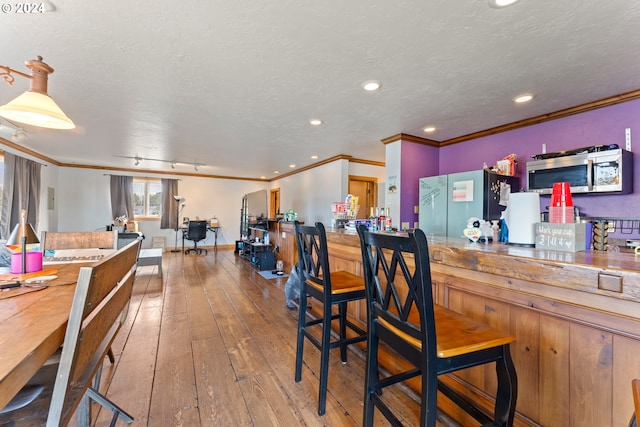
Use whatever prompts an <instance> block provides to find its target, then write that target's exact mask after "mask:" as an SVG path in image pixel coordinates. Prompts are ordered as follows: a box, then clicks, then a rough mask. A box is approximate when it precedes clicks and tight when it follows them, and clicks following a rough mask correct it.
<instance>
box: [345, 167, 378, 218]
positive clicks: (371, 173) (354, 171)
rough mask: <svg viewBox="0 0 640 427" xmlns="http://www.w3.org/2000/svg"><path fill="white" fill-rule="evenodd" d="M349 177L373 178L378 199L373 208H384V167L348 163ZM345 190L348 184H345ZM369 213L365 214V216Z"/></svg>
mask: <svg viewBox="0 0 640 427" xmlns="http://www.w3.org/2000/svg"><path fill="white" fill-rule="evenodd" d="M349 175H356V176H368V177H374V178H376V179H377V180H378V187H377V196H378V199H377V201H376V203H375V204H374V206H379V207H382V206H385V195H386V190H385V181H386V175H385V167H384V166H374V165H367V164H363V163H355V162H350V163H349ZM347 188H349V187H348V184H347ZM368 214H369V213H368V212H367V215H368Z"/></svg>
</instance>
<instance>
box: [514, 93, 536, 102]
mask: <svg viewBox="0 0 640 427" xmlns="http://www.w3.org/2000/svg"><path fill="white" fill-rule="evenodd" d="M532 99H533V95H530V94H524V95H518V96H516V97H515V98H513V102H516V103H518V104H522V103H523V102H529V101H531V100H532Z"/></svg>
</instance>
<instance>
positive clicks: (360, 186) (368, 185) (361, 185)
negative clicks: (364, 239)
mask: <svg viewBox="0 0 640 427" xmlns="http://www.w3.org/2000/svg"><path fill="white" fill-rule="evenodd" d="M377 190H378V179H377V178H374V177H370V176H357V175H349V194H352V195H354V196H358V199H359V203H360V209H359V210H358V215H357V216H356V218H357V219H366V218H368V217H369V211H370V210H371V208H372V207H375V206H376V200H378V195H377V194H376V193H377Z"/></svg>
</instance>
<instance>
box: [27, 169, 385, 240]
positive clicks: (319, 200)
mask: <svg viewBox="0 0 640 427" xmlns="http://www.w3.org/2000/svg"><path fill="white" fill-rule="evenodd" d="M110 173H112V172H111V171H109V170H98V169H84V168H67V167H56V166H51V165H50V166H48V167H45V168H43V171H42V187H43V188H42V199H41V209H40V212H41V214H40V226H39V230H38V232H40V231H42V230H47V231H94V230H103V229H105V227H106V225H107V224H111V223H112V218H111V202H110V193H109V181H110V178H109V174H110ZM113 173H114V174H125V173H126V172H125V173H123V172H117V171H116V172H113ZM126 174H129V173H126ZM349 174H351V175H359V176H375V177H376V178H377V179H378V180H379V182H380V181H384V167H380V166H372V165H363V164H358V163H350V162H349V161H348V160H337V161H335V162H331V163H328V164H326V165H322V166H319V167H317V168H314V169H310V170H307V171H304V172H301V173H299V174H295V175H292V176H289V177H285V178H282V179H280V180H277V181H274V182H271V183H262V182H257V181H246V180H233V179H213V178H199V177H191V176H188V177H183V176H175V177H174V178H177V179H179V180H180V181H179V182H178V192H179V194H180V195H181V196H183V197H184V198H185V203H186V205H185V207H184V209H183V210H182V212H181V213H180V217H185V216H186V217H189V218H196V217H200V218H201V219H209V218H211V217H212V216H214V215H215V216H216V217H217V218H218V220H219V222H220V232H219V234H218V244H219V245H235V241H236V240H238V239H239V238H240V209H241V207H242V197H243V196H244V195H245V194H247V193H251V192H254V191H258V190H262V189H268V188H278V187H279V188H280V198H281V200H280V211H281V212H284V211H286V210H288V209H293V210H294V211H296V212H297V213H298V219H300V220H301V221H304V222H306V223H315V222H316V221H322V222H323V223H325V224H327V225H329V224H331V220H332V214H331V203H332V202H335V201H342V200H344V199H345V197H346V195H347V189H348V181H349ZM131 175H133V176H145V177H150V178H168V177H170V176H167V175H154V174H149V173H147V174H131ZM48 187H52V188H54V189H55V190H54V191H55V195H56V199H55V205H54V209H53V210H48V209H47V202H46V201H47V188H48ZM382 188H383V187H382ZM138 227H139V230H140V231H142V232H143V233H144V235H145V241H144V242H143V247H150V246H151V240H152V239H151V238H152V237H165V246H166V247H173V246H174V245H175V242H176V233H175V231H174V230H161V229H160V221H159V220H144V221H139V222H138ZM181 242H182V241H181V240H178V245H181ZM204 245H205V246H210V245H213V235H212V234H211V233H210V234H209V235H208V237H207V239H206V240H205V241H204Z"/></svg>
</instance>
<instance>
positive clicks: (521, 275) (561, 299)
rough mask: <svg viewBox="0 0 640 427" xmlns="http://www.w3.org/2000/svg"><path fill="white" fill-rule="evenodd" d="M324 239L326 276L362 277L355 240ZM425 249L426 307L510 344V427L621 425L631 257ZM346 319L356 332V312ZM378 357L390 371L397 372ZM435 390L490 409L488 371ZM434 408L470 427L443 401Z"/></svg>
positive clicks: (439, 241)
mask: <svg viewBox="0 0 640 427" xmlns="http://www.w3.org/2000/svg"><path fill="white" fill-rule="evenodd" d="M327 240H328V242H329V254H330V263H331V266H332V268H333V269H335V270H348V271H351V272H354V273H356V274H362V265H361V254H360V246H359V240H358V236H357V235H356V234H354V233H348V232H345V231H344V230H330V231H328V233H327ZM429 250H430V256H431V272H432V277H433V287H434V288H433V290H434V298H435V300H436V301H437V302H438V303H439V304H441V305H444V306H446V307H449V308H451V309H453V310H455V311H458V312H460V313H462V314H465V315H467V316H469V317H472V318H475V319H478V320H482V321H484V322H485V323H487V324H489V325H491V326H493V327H496V328H499V329H502V330H505V331H508V332H510V333H511V334H513V335H514V336H515V337H516V342H515V343H514V344H512V346H511V354H512V357H513V359H514V361H515V364H516V370H517V374H518V404H517V407H516V411H517V415H516V418H517V419H516V425H534V426H535V425H542V426H549V427H555V426H585V427H594V426H598V427H604V426H627V424H628V422H629V419H630V417H631V414H632V413H633V410H634V406H633V397H632V394H631V380H632V379H633V378H637V377H640V256H637V255H634V254H629V253H619V252H591V251H589V252H575V253H574V252H559V251H550V250H540V249H534V248H522V247H515V246H508V245H505V244H501V243H489V244H485V243H471V242H469V241H468V240H465V239H445V238H435V239H434V240H433V241H430V242H429ZM349 312H350V316H352V317H353V318H354V319H355V320H357V321H359V322H361V323H362V324H363V325H364V324H366V307H365V305H364V303H360V304H358V305H355V304H354V305H352V306H350V307H349ZM384 357H385V366H386V367H387V368H388V369H389V370H391V371H395V370H396V369H397V366H399V365H398V364H399V363H401V360H400V359H399V358H397V357H394V355H393V353H386V354H385V356H384ZM444 381H446V382H447V384H449V385H451V386H453V387H456V388H457V389H461V390H464V392H465V393H466V394H467V395H468V396H471V397H472V398H473V399H474V400H475V401H476V402H477V403H478V405H479V406H480V407H484V408H489V409H490V408H492V407H493V403H492V401H491V398H490V397H489V396H492V395H493V392H494V390H495V387H496V384H495V371H494V369H493V367H492V366H489V367H486V368H482V367H480V368H473V369H468V370H466V371H463V373H462V374H460V375H456V376H447V377H446V378H444ZM438 403H439V406H440V407H441V408H442V409H444V410H445V411H446V412H447V413H448V414H449V415H452V416H453V417H454V418H457V419H458V420H459V421H461V422H462V423H463V425H473V423H472V422H471V421H470V420H469V419H467V418H465V417H464V414H463V413H462V412H461V411H459V410H458V409H457V408H456V407H455V406H453V405H452V404H451V403H450V402H447V401H446V400H445V399H444V398H442V399H440V398H439V402H438Z"/></svg>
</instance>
